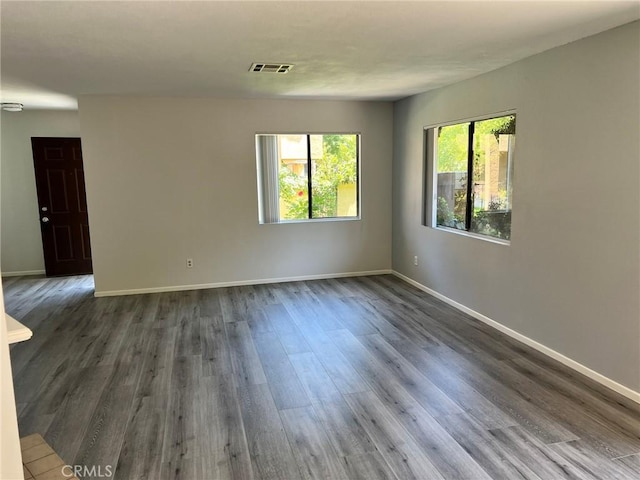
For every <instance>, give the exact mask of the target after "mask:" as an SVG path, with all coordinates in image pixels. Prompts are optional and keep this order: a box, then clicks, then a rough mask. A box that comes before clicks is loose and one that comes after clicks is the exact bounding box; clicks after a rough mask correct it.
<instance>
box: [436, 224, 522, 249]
mask: <svg viewBox="0 0 640 480" xmlns="http://www.w3.org/2000/svg"><path fill="white" fill-rule="evenodd" d="M430 228H433V229H434V230H439V231H441V232H447V233H453V234H454V235H461V236H463V237H469V238H477V239H478V240H484V241H485V242H489V243H497V244H498V245H507V246H509V245H511V240H503V239H502V238H495V237H489V236H487V235H481V234H479V233H473V232H467V231H465V230H458V229H456V228H449V227H441V226H437V227H430Z"/></svg>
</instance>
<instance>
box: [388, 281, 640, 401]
mask: <svg viewBox="0 0 640 480" xmlns="http://www.w3.org/2000/svg"><path fill="white" fill-rule="evenodd" d="M393 274H394V275H395V276H396V277H398V278H400V279H402V280H404V281H405V282H407V283H409V284H411V285H413V286H414V287H417V288H419V289H420V290H422V291H423V292H426V293H428V294H429V295H433V296H434V297H436V298H438V299H440V300H442V301H443V302H445V303H448V304H449V305H451V306H452V307H454V308H457V309H458V310H460V311H462V312H464V313H466V314H468V315H471V316H472V317H473V318H475V319H477V320H480V321H481V322H483V323H486V324H487V325H489V326H491V327H493V328H495V329H496V330H499V331H501V332H502V333H504V334H506V335H508V336H510V337H512V338H514V339H516V340H518V341H520V342H522V343H524V344H525V345H528V346H529V347H531V348H533V349H535V350H537V351H539V352H541V353H544V354H545V355H547V356H548V357H551V358H553V359H554V360H557V361H558V362H560V363H562V364H563V365H565V366H567V367H569V368H571V369H573V370H575V371H577V372H579V373H581V374H583V375H585V376H586V377H589V378H590V379H591V380H594V381H596V382H598V383H599V384H601V385H604V386H605V387H607V388H610V389H611V390H613V391H615V392H617V393H619V394H620V395H623V396H625V397H627V398H628V399H630V400H633V401H634V402H636V403H639V404H640V392H636V391H635V390H631V389H630V388H628V387H625V386H624V385H622V384H620V383H618V382H616V381H614V380H611V379H610V378H608V377H605V376H604V375H602V374H600V373H598V372H596V371H595V370H591V369H590V368H589V367H585V366H584V365H582V364H581V363H578V362H576V361H575V360H572V359H571V358H569V357H565V356H564V355H563V354H561V353H560V352H556V351H555V350H553V349H551V348H549V347H547V346H545V345H543V344H541V343H538V342H536V341H535V340H532V339H531V338H529V337H527V336H525V335H522V334H521V333H518V332H516V331H515V330H512V329H510V328H509V327H505V326H504V325H502V324H501V323H498V322H496V321H495V320H492V319H490V318H489V317H487V316H485V315H483V314H481V313H478V312H476V311H475V310H472V309H470V308H469V307H466V306H465V305H462V304H461V303H458V302H456V301H455V300H452V299H450V298H449V297H445V296H444V295H442V294H441V293H438V292H436V291H435V290H432V289H430V288H429V287H426V286H424V285H422V284H421V283H419V282H416V281H415V280H413V279H412V278H409V277H407V276H406V275H403V274H402V273H400V272H396V271H395V270H394V271H393Z"/></svg>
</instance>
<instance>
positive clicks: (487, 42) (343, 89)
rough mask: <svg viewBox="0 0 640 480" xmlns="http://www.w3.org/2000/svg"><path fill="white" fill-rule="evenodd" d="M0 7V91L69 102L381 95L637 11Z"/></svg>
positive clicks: (449, 79) (509, 59)
mask: <svg viewBox="0 0 640 480" xmlns="http://www.w3.org/2000/svg"><path fill="white" fill-rule="evenodd" d="M0 13H1V20H0V22H1V24H0V27H1V29H0V35H1V37H0V39H1V57H0V61H1V64H0V65H1V81H2V101H4V102H22V103H24V104H25V107H26V108H76V106H77V97H78V96H79V95H83V94H96V95H107V94H112V95H146V96H199V97H243V98H251V97H262V98H333V99H376V100H394V99H398V98H402V97H405V96H408V95H412V94H415V93H418V92H422V91H426V90H429V89H433V88H437V87H440V86H443V85H447V84H451V83H454V82H457V81H460V80H464V79H466V78H470V77H473V76H475V75H478V74H481V73H484V72H487V71H490V70H494V69H496V68H499V67H501V66H504V65H507V64H509V63H513V62H515V61H517V60H520V59H522V58H524V57H527V56H530V55H533V54H536V53H539V52H542V51H544V50H548V49H550V48H553V47H555V46H558V45H562V44H565V43H568V42H571V41H574V40H577V39H580V38H583V37H586V36H589V35H593V34H596V33H599V32H601V31H604V30H607V29H610V28H613V27H616V26H618V25H622V24H625V23H628V22H631V21H634V20H637V19H638V18H640V3H639V2H638V1H633V2H616V1H604V0H603V1H597V0H596V1H565V2H563V1H552V2H546V1H541V2H540V1H539V2H516V1H514V2H508V1H492V2H483V1H474V2H459V1H453V2H452V1H448V2H442V1H422V2H419V1H418V2H416V1H414V2H380V1H373V2H371V1H343V2H323V1H304V2H291V1H258V2H246V1H233V2H219V1H196V2H192V1H158V2H154V1H151V2H149V1H121V2H102V1H86V0H85V1H67V2H57V1H46V2H21V1H16V2H13V1H6V0H3V1H2V2H1V3H0ZM253 62H277V63H292V64H294V65H295V67H294V68H293V69H292V71H291V72H290V73H287V74H269V73H261V74H256V73H250V72H249V67H250V66H251V64H252V63H253Z"/></svg>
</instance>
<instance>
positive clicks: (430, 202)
mask: <svg viewBox="0 0 640 480" xmlns="http://www.w3.org/2000/svg"><path fill="white" fill-rule="evenodd" d="M509 115H513V116H515V117H516V118H517V112H516V110H515V109H511V110H505V111H501V112H495V113H489V114H486V115H478V116H475V117H466V118H462V119H458V120H451V121H448V122H439V123H435V124H430V125H426V126H424V127H423V130H424V134H423V148H424V155H423V160H424V165H423V167H424V169H423V173H424V175H423V178H424V181H423V201H422V208H423V214H422V224H423V225H424V226H426V227H429V228H433V229H435V230H440V231H443V232H449V233H454V234H457V235H461V236H464V237H470V238H477V239H479V240H484V241H487V242H491V243H497V244H500V245H507V246H509V245H511V240H510V239H509V240H507V239H504V238H499V237H493V236H491V235H486V234H482V233H477V232H472V231H470V230H469V228H470V223H471V215H470V212H469V210H471V213H473V204H472V203H473V202H472V200H471V196H470V194H469V191H470V190H471V191H472V190H473V182H472V181H467V205H466V218H465V229H464V230H461V229H458V228H453V227H447V226H445V225H438V224H437V220H436V214H437V201H438V198H437V197H438V169H437V166H438V165H437V151H438V142H437V137H436V136H435V132H436V131H437V129H438V128H440V127H449V126H452V125H460V124H463V123H469V132H468V135H469V138H468V142H469V143H468V152H467V170H466V171H467V178H471V177H470V175H472V174H473V136H474V127H475V123H476V122H481V121H484V120H491V119H494V118H500V117H506V116H509ZM514 179H515V177H514ZM510 211H511V212H512V214H513V205H512V206H511V210H510Z"/></svg>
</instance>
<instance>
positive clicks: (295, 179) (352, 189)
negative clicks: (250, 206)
mask: <svg viewBox="0 0 640 480" xmlns="http://www.w3.org/2000/svg"><path fill="white" fill-rule="evenodd" d="M359 154H360V135H357V134H345V133H325V134H313V135H300V134H286V135H264V134H260V135H256V157H257V165H258V199H259V216H260V223H279V222H284V221H296V220H311V219H323V218H325V219H326V218H357V217H358V215H359V212H360V210H359V197H360V195H359V178H358V168H359Z"/></svg>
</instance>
